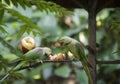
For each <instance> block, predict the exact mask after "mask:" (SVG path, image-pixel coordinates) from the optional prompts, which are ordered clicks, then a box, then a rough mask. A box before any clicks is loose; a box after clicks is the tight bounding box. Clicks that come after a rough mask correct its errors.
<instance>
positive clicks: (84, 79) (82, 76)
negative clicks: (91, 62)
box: [75, 69, 88, 84]
mask: <svg viewBox="0 0 120 84" xmlns="http://www.w3.org/2000/svg"><path fill="white" fill-rule="evenodd" d="M75 73H76V75H77V78H78V80H79V82H80V84H88V78H87V75H86V74H85V72H84V71H83V70H78V69H77V70H75Z"/></svg>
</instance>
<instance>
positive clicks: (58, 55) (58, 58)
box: [50, 53, 66, 61]
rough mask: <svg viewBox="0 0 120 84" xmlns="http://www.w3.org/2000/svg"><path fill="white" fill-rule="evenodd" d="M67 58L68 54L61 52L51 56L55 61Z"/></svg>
mask: <svg viewBox="0 0 120 84" xmlns="http://www.w3.org/2000/svg"><path fill="white" fill-rule="evenodd" d="M65 58H66V56H65V54H63V53H59V54H55V55H53V56H50V60H53V61H59V60H64V59H65Z"/></svg>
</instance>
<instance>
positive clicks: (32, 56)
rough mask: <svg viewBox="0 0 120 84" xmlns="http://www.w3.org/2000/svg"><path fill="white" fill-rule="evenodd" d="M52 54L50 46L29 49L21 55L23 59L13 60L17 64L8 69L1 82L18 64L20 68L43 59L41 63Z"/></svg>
mask: <svg viewBox="0 0 120 84" xmlns="http://www.w3.org/2000/svg"><path fill="white" fill-rule="evenodd" d="M51 55H52V50H51V49H50V48H48V47H36V48H34V49H32V50H30V51H28V52H27V53H25V54H24V55H23V56H22V57H21V59H16V62H15V61H13V63H14V64H15V66H13V67H12V68H11V69H10V70H9V71H8V73H7V74H6V75H5V76H4V77H3V78H2V79H1V80H0V82H2V81H3V80H5V79H6V78H7V77H8V76H9V75H10V72H13V71H14V70H15V68H16V67H17V66H18V65H19V67H18V68H20V67H21V66H23V65H26V64H30V63H34V62H36V61H37V60H39V61H41V63H42V60H45V59H46V58H47V57H48V58H49V56H51ZM13 63H12V64H13Z"/></svg>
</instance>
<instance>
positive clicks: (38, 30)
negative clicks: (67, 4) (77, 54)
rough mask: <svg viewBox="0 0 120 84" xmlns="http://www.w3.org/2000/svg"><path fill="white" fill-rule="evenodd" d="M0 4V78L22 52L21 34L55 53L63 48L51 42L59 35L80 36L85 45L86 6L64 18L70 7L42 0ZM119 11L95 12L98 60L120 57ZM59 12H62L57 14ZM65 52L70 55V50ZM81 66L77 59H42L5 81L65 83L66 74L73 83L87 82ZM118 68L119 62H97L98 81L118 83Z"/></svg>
mask: <svg viewBox="0 0 120 84" xmlns="http://www.w3.org/2000/svg"><path fill="white" fill-rule="evenodd" d="M0 7H1V8H0V71H1V72H0V79H1V78H3V77H4V76H5V75H6V74H7V73H8V71H9V70H10V69H11V68H12V67H14V64H12V65H10V63H11V62H13V60H14V59H16V58H18V57H20V56H21V55H23V53H22V52H21V51H20V50H19V42H20V40H21V38H22V37H24V36H28V35H30V36H32V37H34V39H35V40H36V42H37V43H36V45H37V46H47V47H50V48H51V49H52V50H53V52H54V54H56V53H59V52H61V50H62V49H60V48H58V49H57V48H55V44H54V42H55V41H56V40H57V39H58V38H59V37H60V36H65V35H67V36H71V37H72V38H75V39H77V40H80V41H81V42H82V43H83V44H84V45H88V24H87V19H88V18H87V17H88V14H87V12H85V10H79V9H78V10H74V15H73V16H68V18H65V16H66V14H71V12H70V11H68V10H67V9H65V8H63V7H61V6H59V5H57V4H55V3H52V2H47V1H44V0H0ZM26 11H27V12H26ZM119 11H120V10H119V9H106V10H103V11H101V12H100V13H99V14H98V15H97V18H96V19H97V29H96V32H97V39H96V41H97V43H98V45H99V47H98V48H97V50H98V51H97V52H98V54H97V59H98V60H101V61H102V60H107V61H108V60H116V59H119V58H120V55H119V50H120V46H119V43H120V39H119V36H120V31H119V30H120V25H119V22H120V17H119V15H120V12H119ZM56 15H57V16H56ZM61 15H64V16H62V17H59V16H61ZM116 51H118V52H116ZM113 52H116V53H113ZM66 54H67V55H69V56H70V57H72V54H71V53H69V52H68V53H66ZM87 54H88V51H87V49H86V55H87ZM68 58H69V57H68ZM15 61H16V60H15ZM24 66H25V65H24ZM18 67H19V66H18ZM81 67H82V65H81V63H77V62H73V63H65V64H64V63H45V64H42V65H39V66H38V67H35V68H30V69H26V70H23V71H20V72H11V74H10V77H8V78H7V79H6V80H5V81H4V83H9V84H37V82H40V83H42V84H46V83H48V82H49V83H53V82H54V83H55V84H57V83H58V81H59V82H60V83H61V84H62V83H64V84H67V83H68V82H69V80H70V81H71V79H69V78H70V77H72V79H73V77H74V76H75V77H76V78H75V79H76V80H74V82H75V84H79V83H80V84H87V83H88V80H87V76H86V74H85V73H84V71H83V70H82V69H81ZM119 69H120V67H119V65H98V66H97V74H98V76H97V77H98V82H97V83H98V84H106V83H111V84H119V83H120V82H119V79H120V74H119V73H120V70H119ZM109 79H110V80H109ZM64 80H65V81H67V82H65V81H64Z"/></svg>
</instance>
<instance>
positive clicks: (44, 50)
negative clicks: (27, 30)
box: [12, 47, 52, 64]
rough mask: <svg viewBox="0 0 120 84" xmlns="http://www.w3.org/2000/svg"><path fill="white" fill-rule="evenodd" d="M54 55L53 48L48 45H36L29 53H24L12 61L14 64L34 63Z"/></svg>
mask: <svg viewBox="0 0 120 84" xmlns="http://www.w3.org/2000/svg"><path fill="white" fill-rule="evenodd" d="M51 55H52V50H51V49H50V48H48V47H36V48H34V49H32V50H30V51H28V52H27V53H25V54H23V55H22V56H21V57H20V58H18V59H15V60H14V61H12V64H13V63H14V64H16V63H17V64H19V63H21V62H23V63H24V62H25V63H32V62H36V61H37V60H39V61H41V62H42V60H45V59H47V58H49V56H51Z"/></svg>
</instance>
